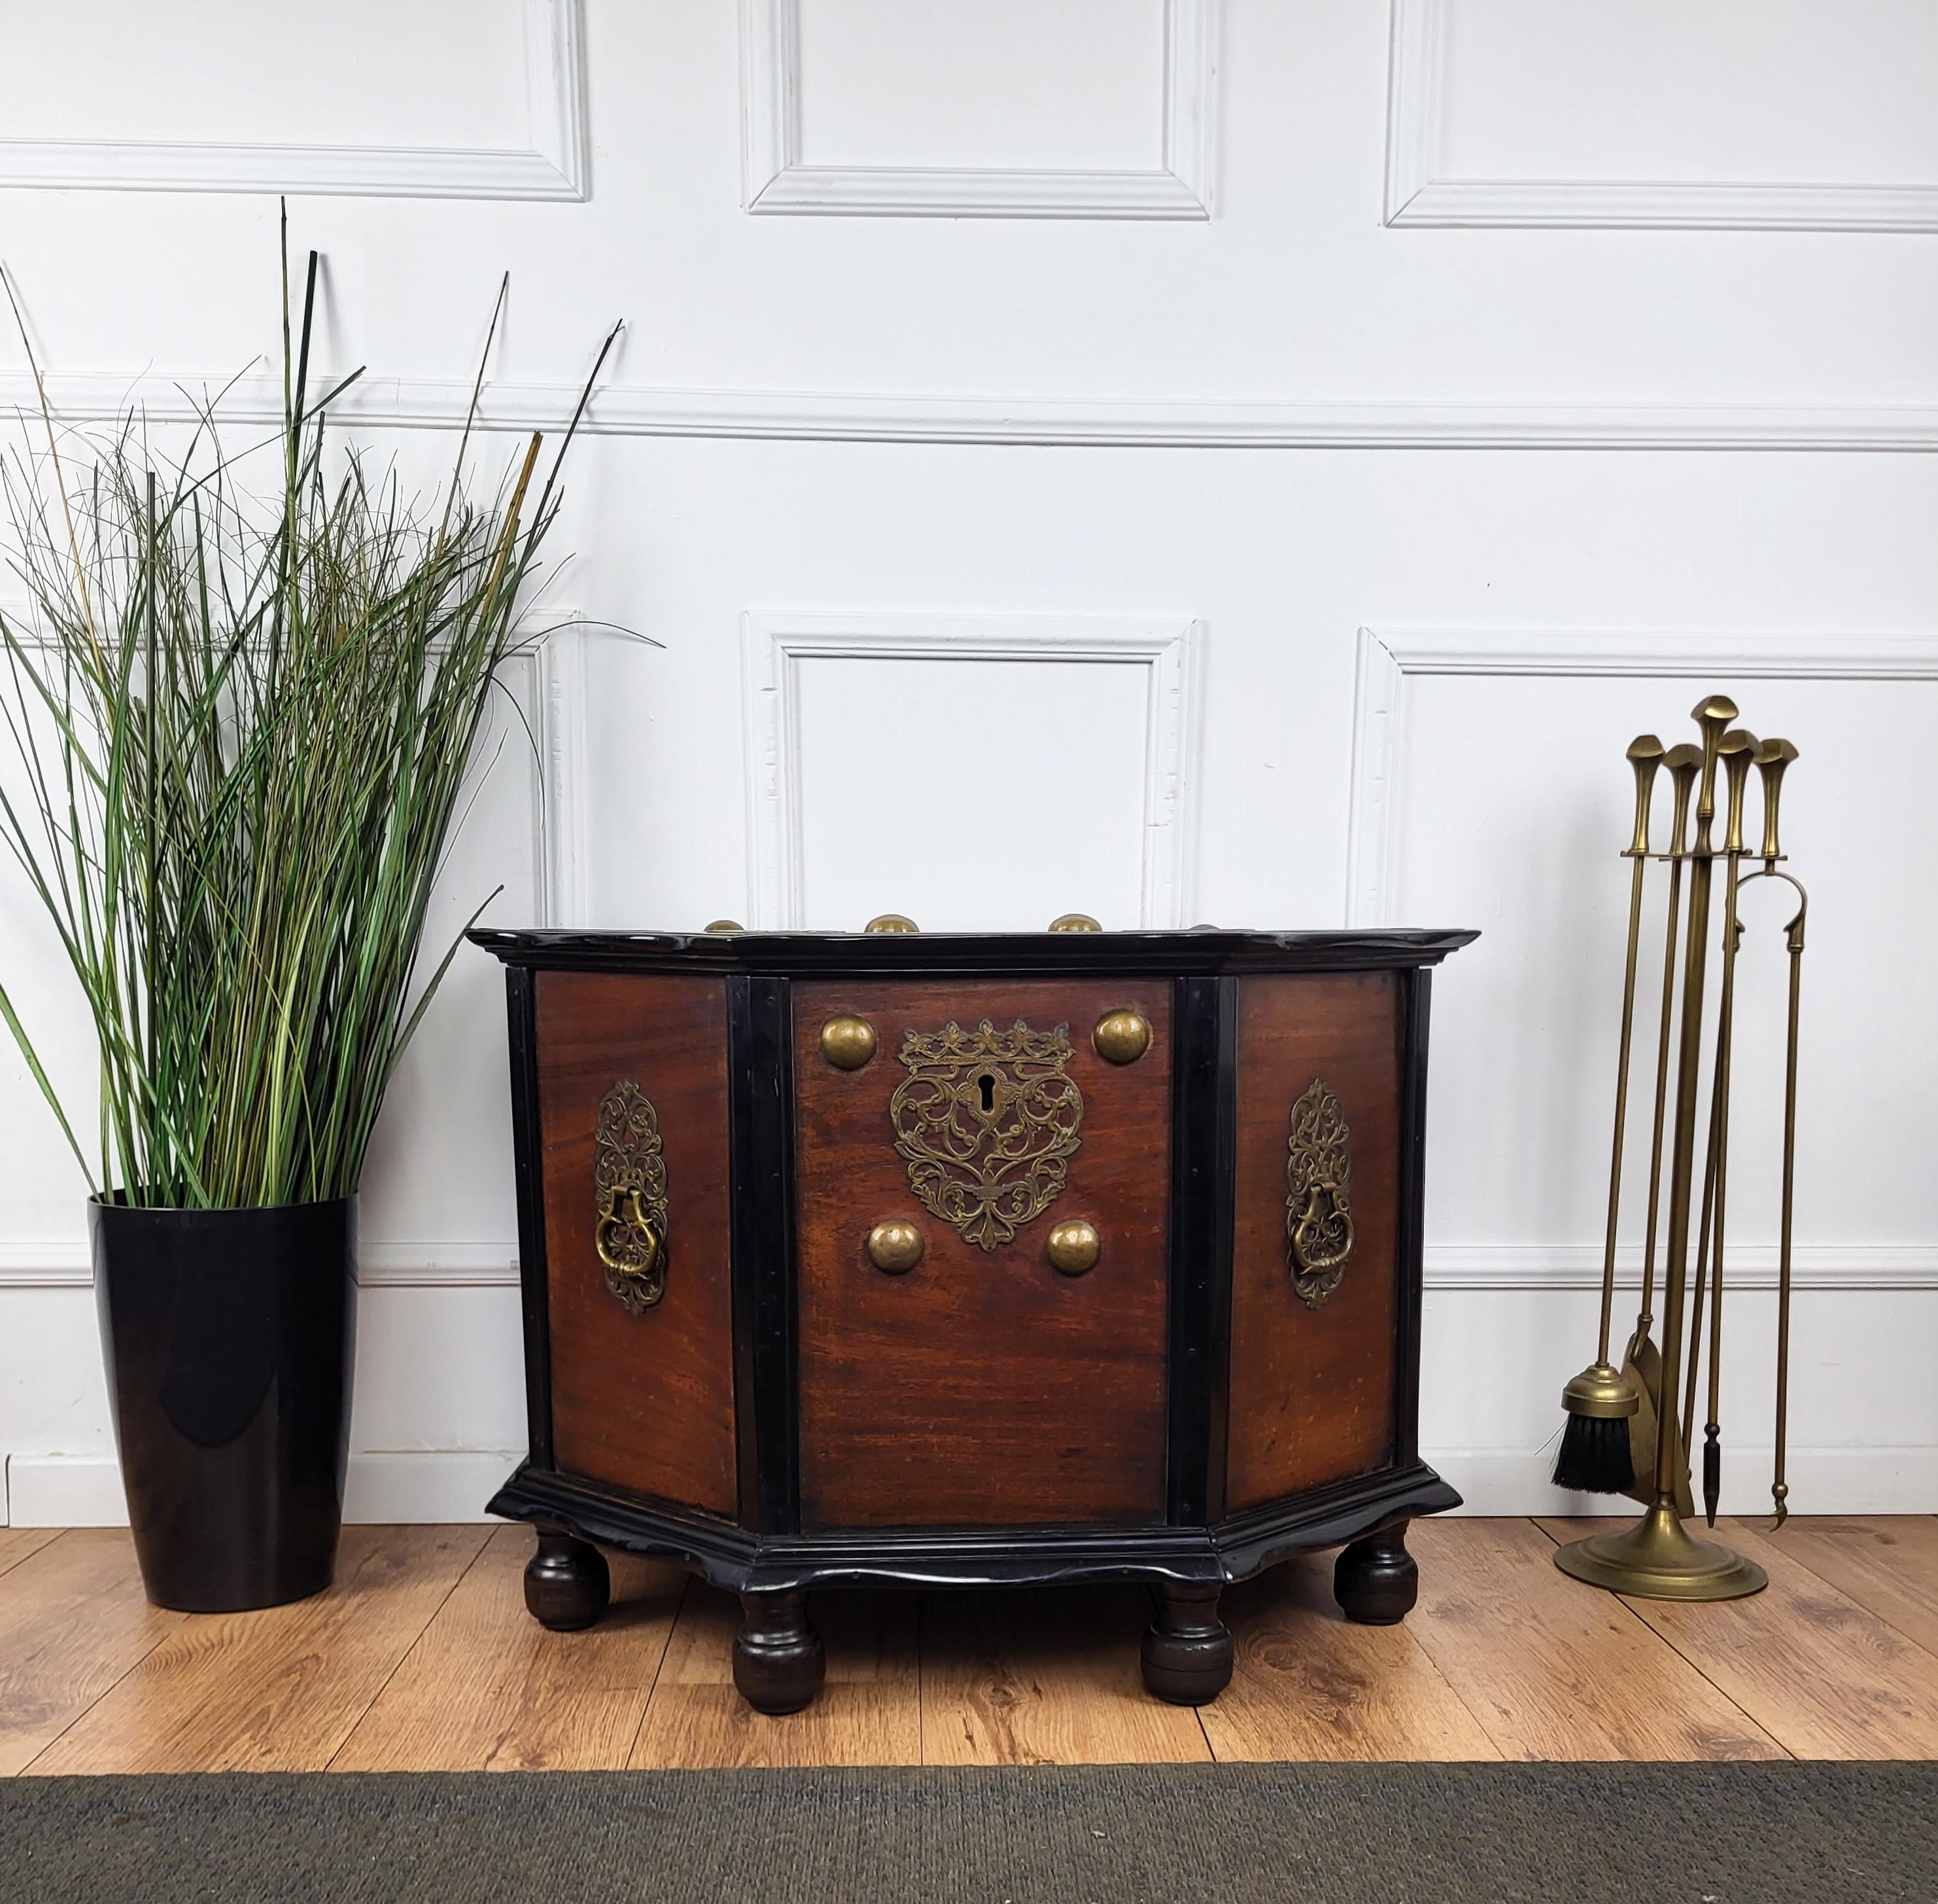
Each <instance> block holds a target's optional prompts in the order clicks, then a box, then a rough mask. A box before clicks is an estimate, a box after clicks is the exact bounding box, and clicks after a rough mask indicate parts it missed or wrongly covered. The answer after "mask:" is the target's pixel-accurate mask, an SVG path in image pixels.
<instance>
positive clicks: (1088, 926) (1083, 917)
mask: <svg viewBox="0 0 1938 1904" xmlns="http://www.w3.org/2000/svg"><path fill="white" fill-rule="evenodd" d="M1049 929H1050V931H1053V932H1101V931H1103V929H1104V928H1102V927H1101V925H1098V923H1097V922H1096V921H1095V919H1092V917H1091V916H1090V915H1089V913H1062V914H1061V915H1060V916H1059V917H1057V918H1056V919H1052V920H1051V921H1050V922H1049Z"/></svg>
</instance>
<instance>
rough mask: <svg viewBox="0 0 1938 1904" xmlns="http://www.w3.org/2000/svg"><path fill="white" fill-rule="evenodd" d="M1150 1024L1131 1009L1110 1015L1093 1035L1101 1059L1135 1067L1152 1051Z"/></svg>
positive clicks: (1097, 1027) (1098, 1025) (1107, 1015)
mask: <svg viewBox="0 0 1938 1904" xmlns="http://www.w3.org/2000/svg"><path fill="white" fill-rule="evenodd" d="M1150 1041H1151V1028H1150V1019H1147V1018H1146V1017H1145V1016H1144V1013H1142V1012H1134V1011H1132V1010H1128V1008H1126V1009H1125V1010H1119V1011H1114V1012H1106V1013H1104V1016H1102V1017H1101V1018H1100V1019H1098V1021H1097V1026H1096V1029H1095V1031H1092V1033H1091V1034H1090V1042H1091V1043H1092V1044H1093V1045H1095V1046H1096V1047H1097V1055H1098V1057H1099V1058H1102V1059H1103V1060H1104V1061H1105V1062H1106V1063H1107V1064H1135V1063H1136V1062H1137V1061H1138V1059H1139V1058H1141V1057H1142V1056H1143V1055H1144V1053H1145V1052H1147V1051H1148V1050H1149V1049H1150Z"/></svg>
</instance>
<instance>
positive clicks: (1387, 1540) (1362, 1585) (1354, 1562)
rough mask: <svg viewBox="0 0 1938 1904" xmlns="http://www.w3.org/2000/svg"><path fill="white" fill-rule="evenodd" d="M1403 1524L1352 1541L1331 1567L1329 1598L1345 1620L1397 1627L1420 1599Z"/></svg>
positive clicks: (1416, 1570) (1417, 1569)
mask: <svg viewBox="0 0 1938 1904" xmlns="http://www.w3.org/2000/svg"><path fill="white" fill-rule="evenodd" d="M1406 1525H1407V1524H1406V1523H1405V1521H1403V1520H1402V1522H1400V1523H1399V1525H1398V1526H1395V1527H1385V1528H1382V1529H1381V1530H1380V1531H1379V1532H1378V1533H1377V1534H1368V1535H1367V1536H1366V1537H1365V1539H1363V1540H1359V1541H1354V1542H1353V1544H1352V1545H1351V1546H1350V1547H1347V1548H1346V1549H1345V1550H1344V1552H1343V1553H1341V1555H1340V1556H1339V1559H1338V1563H1337V1564H1336V1565H1335V1566H1334V1568H1333V1569H1332V1597H1333V1599H1335V1600H1337V1601H1338V1602H1339V1606H1340V1610H1341V1611H1342V1612H1343V1613H1344V1614H1345V1616H1346V1617H1347V1619H1348V1620H1357V1621H1359V1623H1360V1624H1361V1625H1362V1626H1397V1625H1398V1624H1399V1622H1400V1621H1401V1620H1404V1619H1405V1617H1406V1616H1407V1615H1408V1614H1409V1613H1411V1611H1413V1603H1414V1601H1416V1600H1417V1599H1419V1598H1420V1563H1419V1562H1418V1561H1417V1560H1415V1559H1414V1557H1413V1556H1412V1555H1411V1554H1410V1553H1408V1552H1407V1550H1406Z"/></svg>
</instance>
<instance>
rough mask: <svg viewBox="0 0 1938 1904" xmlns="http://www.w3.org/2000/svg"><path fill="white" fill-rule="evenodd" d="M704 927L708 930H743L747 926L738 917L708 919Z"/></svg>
mask: <svg viewBox="0 0 1938 1904" xmlns="http://www.w3.org/2000/svg"><path fill="white" fill-rule="evenodd" d="M706 929H707V931H709V932H744V931H746V929H747V928H746V927H745V926H744V925H742V924H741V923H740V921H739V920H738V919H710V920H709V921H708V922H707V926H706Z"/></svg>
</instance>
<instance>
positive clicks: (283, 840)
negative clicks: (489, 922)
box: [0, 218, 617, 1612]
mask: <svg viewBox="0 0 1938 1904" xmlns="http://www.w3.org/2000/svg"><path fill="white" fill-rule="evenodd" d="M316 280H317V258H316V254H314V253H313V252H312V253H311V255H310V260H309V270H308V280H307V284H306V287H305V292H304V296H303V300H302V314H301V321H300V324H299V327H298V329H297V333H296V338H295V339H294V340H293V342H292V339H291V334H290V329H291V327H290V294H289V293H290V287H289V271H288V250H287V218H285V220H284V248H283V272H282V282H283V299H282V312H283V317H282V327H283V359H284V362H283V371H284V411H283V419H282V428H281V433H280V436H279V438H278V439H272V443H271V445H269V448H271V449H273V448H275V447H277V446H278V445H279V447H280V450H281V457H280V466H278V467H277V468H276V469H275V472H274V476H273V478H272V481H271V482H269V483H268V484H263V485H262V487H267V488H269V489H271V490H272V493H271V494H270V495H269V496H268V497H267V498H266V499H265V498H264V497H263V496H262V494H261V493H260V489H257V490H252V489H251V487H249V486H248V479H249V477H250V475H251V471H252V470H254V469H257V468H262V467H263V466H264V465H265V463H266V457H265V454H264V451H263V448H262V447H259V448H257V449H256V450H255V451H247V452H244V453H242V454H240V455H238V456H234V457H232V456H230V455H229V454H226V451H224V449H223V446H222V444H221V442H220V439H219V437H218V435H217V415H216V411H217V407H218V405H216V404H208V403H205V405H204V406H203V410H202V418H201V421H200V424H199V427H196V428H195V429H194V430H193V431H192V432H191V431H187V430H184V436H188V437H190V439H192V440H189V441H187V442H184V444H182V445H181V446H180V447H181V454H180V455H179V457H178V459H177V460H175V461H174V462H173V463H172V466H170V467H169V469H167V471H166V475H165V477H164V478H163V479H162V480H161V481H157V478H156V475H155V473H154V472H153V470H152V469H151V468H150V466H148V463H147V455H146V451H145V446H144V442H143V441H142V438H141V433H140V432H139V430H138V429H137V427H136V426H135V421H134V420H133V419H132V418H129V419H126V420H124V421H123V425H122V427H121V428H120V430H119V432H118V433H117V434H115V435H114V436H113V437H111V439H109V440H108V441H106V442H102V443H100V444H99V445H95V446H93V448H92V450H91V451H90V454H89V455H88V457H87V464H86V466H84V467H80V468H75V467H74V466H72V463H73V458H72V452H71V450H70V453H69V457H68V458H67V459H64V458H63V457H62V453H61V445H60V439H59V437H58V436H56V432H55V430H54V428H53V422H52V420H51V418H50V417H49V416H48V415H47V408H46V404H45V400H44V395H43V401H42V408H41V421H43V422H44V423H45V424H46V430H47V445H46V453H45V454H44V456H35V457H17V458H16V459H14V461H13V462H12V463H11V464H10V465H9V466H8V467H7V468H6V469H5V474H4V490H5V502H6V505H7V508H6V512H5V513H6V516H7V518H8V523H9V524H10V525H11V531H12V536H11V540H12V544H13V546H12V548H11V550H10V551H9V553H10V554H11V557H12V564H13V566H14V569H15V570H16V572H17V575H18V576H19V578H20V580H21V581H22V582H23V583H24V584H25V585H26V592H27V596H28V600H29V609H28V612H27V613H26V616H25V617H24V618H12V617H7V616H0V648H4V663H5V676H4V679H0V709H4V712H5V716H6V723H7V727H8V732H9V733H10V735H11V739H12V742H13V749H14V755H15V757H16V758H14V761H12V763H11V764H10V765H9V767H8V770H7V771H6V772H5V773H0V838H4V840H5V844H6V845H7V846H8V847H9V848H11V850H12V853H13V855H14V858H15V859H16V860H17V862H18V864H19V865H20V867H22V868H23V870H24V871H25V873H26V879H27V881H28V882H29V885H30V886H31V888H32V891H34V893H35V894H36V895H37V896H38V899H39V900H40V902H41V905H42V906H43V907H44V910H45V913H46V915H47V918H48V919H50V922H52V925H53V929H54V931H55V932H56V934H58V936H59V941H60V944H61V947H62V950H63V952H65V955H66V958H67V960H68V964H70V965H71V968H72V970H73V973H74V978H75V979H76V980H77V982H79V985H80V989H81V991H82V994H83V995H84V998H85V1000H86V1003H87V1010H88V1011H89V1013H90V1016H91V1019H92V1024H93V1033H94V1036H95V1039H96V1043H97V1045H98V1047H99V1107H98V1111H96V1110H95V1108H94V1107H92V1106H90V1107H89V1108H88V1113H87V1116H85V1117H84V1116H81V1115H80V1113H79V1107H75V1108H76V1113H77V1114H76V1115H74V1116H69V1115H68V1110H67V1108H66V1107H65V1106H64V1105H63V1103H62V1096H61V1094H60V1092H58V1091H57V1090H56V1087H55V1086H54V1084H53V1083H52V1081H51V1080H50V1077H49V1074H48V1073H47V1070H46V1069H45V1068H44V1067H43V1065H42V1064H41V1061H40V1059H39V1058H38V1056H37V1055H36V1053H35V1046H34V1045H33V1043H32V1040H30V1038H29V1036H28V1034H27V1031H26V1028H25V1027H24V1026H23V1024H22V1022H21V1021H20V1017H19V1016H18V1014H17V1012H16V1010H15V1009H14V1004H13V1002H12V1001H11V999H10V998H8V995H7V994H6V992H5V990H4V989H0V1015H4V1016H5V1019H6V1021H7V1023H8V1027H9V1028H10V1029H11V1031H12V1033H13V1035H14V1037H15V1039H16V1040H17V1041H18V1043H19V1045H20V1049H21V1051H22V1052H23V1055H25V1057H26V1062H27V1064H28V1067H29V1070H31V1072H32V1075H33V1077H34V1078H35V1081H36V1083H38V1086H39V1088H40V1089H41V1092H42V1093H43V1095H44V1096H45V1098H46V1099H47V1103H48V1104H49V1105H50V1107H52V1109H53V1113H54V1115H55V1116H56V1118H57V1119H59V1123H60V1126H61V1128H62V1131H63V1132H64V1133H65V1135H66V1137H67V1140H68V1144H69V1146H70V1147H71V1149H72V1150H73V1152H74V1156H75V1158H77V1161H78V1162H80V1166H81V1168H82V1169H83V1171H85V1172H86V1173H87V1176H88V1178H89V1180H90V1186H91V1188H92V1195H91V1198H90V1203H89V1205H88V1218H89V1225H90V1232H91V1236H92V1243H93V1262H94V1281H95V1289H96V1304H97V1307H98V1310H99V1316H100V1321H101V1330H102V1350H103V1354H104V1356H105V1361H106V1364H107V1371H108V1395H109V1398H110V1403H111V1409H112V1412H113V1415H114V1427H115V1435H116V1440H117V1445H118V1447H119V1450H120V1457H121V1465H122V1476H123V1484H124V1486H125V1487H126V1492H127V1498H128V1511H129V1520H130V1522H131V1523H132V1527H133V1530H134V1536H135V1547H136V1550H137V1553H138V1556H139V1558H140V1562H141V1573H142V1578H143V1580H144V1583H145V1584H146V1586H147V1591H148V1595H149V1597H150V1599H153V1601H155V1602H156V1603H157V1604H159V1605H163V1606H166V1607H172V1608H181V1609H184V1610H186V1611H202V1612H206V1611H234V1610H238V1609H241V1608H251V1607H261V1606H269V1605H276V1604H278V1603H279V1602H283V1601H286V1600H290V1599H299V1598H300V1597H302V1596H305V1595H307V1594H310V1593H316V1592H317V1591H318V1590H320V1589H321V1588H323V1587H326V1586H327V1585H328V1584H329V1582H330V1576H331V1571H332V1568H333V1563H334V1559H335V1554H336V1541H337V1535H338V1532H339V1526H340V1523H341V1519H342V1498H343V1481H344V1473H345V1460H346V1455H347V1450H348V1414H349V1399H350V1389H351V1368H352V1362H353V1356H354V1342H355V1336H354V1324H355V1295H356V1282H355V1276H354V1261H355V1255H356V1247H357V1183H358V1179H359V1177H360V1174H361V1171H362V1169H363V1156H364V1152H365V1149H366V1146H367V1145H368V1144H369V1139H370V1133H371V1130H372V1126H373V1125H375V1122H376V1119H377V1113H378V1108H379V1107H380V1106H381V1103H382V1101H383V1097H384V1088H385V1086H386V1085H387V1083H388V1081H389V1080H390V1077H391V1075H392V1073H393V1071H394V1070H395V1069H396V1064H397V1061H398V1059H399V1056H400V1055H401V1054H402V1052H403V1049H404V1048H405V1046H406V1045H407V1044H408V1043H409V1040H410V1038H411V1035H412V1032H413V1031H415V1028H416V1027H417V1025H418V1022H419V1020H420V1019H421V1017H422V1016H423V1013H424V1008H425V1006H426V1005H427V1004H428V1002H429V1001H430V998H431V996H432V995H433V992H434V991H436V988H437V985H438V982H439V979H441V978H442V976H443V974H444V972H445V968H446V967H448V964H449V963H450V961H451V955H452V954H453V952H455V950H456V947H457V943H458V941H457V940H456V939H454V940H453V941H452V943H451V947H450V948H449V949H447V950H446V951H445V953H444V955H443V957H442V961H441V962H439V964H437V965H436V967H435V968H434V969H433V970H430V972H429V973H428V975H426V974H425V973H424V972H423V970H422V969H421V962H420V958H419V942H420V939H421V933H422V928H423V925H424V913H425V907H426V904H427V901H428V900H429V899H430V893H431V888H432V885H433V880H434V878H435V876H436V873H437V871H438V869H439V864H440V863H441V860H442V850H443V847H444V845H445V840H446V837H447V836H448V834H449V833H450V831H451V827H452V824H453V819H454V815H455V813H456V812H457V809H458V806H459V803H460V796H461V795H462V794H463V790H464V788H465V786H466V776H467V773H468V771H469V769H470V767H471V757H472V748H473V743H474V742H475V739H476V738H477V736H478V730H479V726H480V723H481V718H482V717H483V715H484V712H485V709H486V706H487V703H488V697H489V696H490V694H491V691H492V688H493V683H494V677H495V676H496V674H497V670H498V669H499V667H500V664H502V663H503V661H504V660H505V659H506V657H507V656H508V655H509V654H512V652H513V651H515V648H517V646H518V645H519V643H520V642H521V639H522V638H521V635H520V633H519V627H520V621H521V610H522V609H523V606H524V603H525V601H526V600H527V597H528V596H529V594H530V585H531V583H532V582H533V578H534V575H535V572H536V566H537V560H538V556H539V549H540V547H541V545H542V543H543V542H544V541H545V536H546V535H547V533H548V531H549V530H550V529H551V526H552V524H553V521H554V518H555V516H556V514H557V507H558V498H557V490H556V487H555V485H556V482H557V475H558V463H559V459H562V457H563V454H564V450H565V448H566V446H567V445H570V442H571V440H572V436H573V433H574V431H576V428H577V426H578V423H579V418H580V416H582V415H583V412H584V408H585V396H582V397H581V399H580V402H579V410H578V411H577V412H576V414H575V415H574V416H573V421H572V426H571V427H570V428H569V429H568V430H567V432H566V435H565V438H564V440H563V443H562V444H561V445H560V448H559V451H558V456H557V458H555V459H554V462H553V463H552V466H551V472H550V474H549V475H548V477H547V478H546V479H545V481H544V483H543V484H542V486H540V487H537V488H536V493H534V484H533V474H534V471H535V469H536V465H537V461H538V457H539V448H540V445H539V439H538V438H537V437H536V436H533V438H532V439H531V440H530V443H529V445H527V446H526V447H525V448H524V452H523V454H522V455H521V457H520V459H519V460H518V463H517V464H516V466H515V468H514V469H513V470H512V472H511V473H510V474H509V476H508V478H506V480H505V481H503V482H502V483H501V484H500V487H499V488H498V489H497V492H496V493H495V494H494V496H492V497H491V500H489V501H488V502H484V503H479V502H477V501H475V500H473V499H472V495H471V493H470V492H469V487H468V485H467V482H466V472H465V468H464V459H465V451H466V447H467V446H468V445H469V439H470V435H471V430H470V421H472V420H475V415H476V409H477V390H476V389H475V388H474V391H473V396H472V411H471V418H470V419H468V420H467V424H466V430H465V432H464V434H463V438H462V439H460V445H459V448H458V451H457V457H456V460H455V465H454V469H453V471H452V474H451V481H450V484H449V485H448V489H446V490H444V491H443V493H442V494H441V495H440V496H437V497H436V498H434V499H433V500H430V501H429V502H428V503H420V502H418V501H415V500H412V499H410V498H409V497H408V496H406V495H405V494H404V493H402V491H401V490H400V488H399V484H398V483H397V481H396V479H395V478H394V476H393V475H389V474H382V475H378V474H375V473H373V472H371V471H370V470H369V469H366V466H365V465H364V463H363V460H362V459H361V458H360V457H359V456H358V455H357V454H356V453H355V452H354V451H348V452H339V451H336V448H335V446H334V445H331V448H330V451H329V452H328V453H326V445H325V423H326V416H327V408H328V405H330V402H332V401H333V399H335V398H336V397H337V396H339V395H340V394H341V393H342V391H343V390H345V388H347V387H348V385H349V384H351V382H353V381H354V376H352V377H346V378H343V379H342V380H341V381H338V382H336V383H335V384H333V386H332V387H330V388H329V389H328V390H326V391H324V393H323V394H321V395H320V396H318V395H315V394H314V393H313V390H312V385H311V375H310V346H311V326H312V318H313V315H314V308H315V302H316ZM8 288H9V296H10V297H11V286H10V287H8ZM503 296H504V293H503V289H502V288H501V290H500V297H499V305H498V310H497V311H494V314H493V320H492V333H493V334H494V335H495V333H496V329H497V320H498V313H499V311H502V309H503ZM15 316H16V318H17V319H18V316H19V313H18V310H17V308H16V311H15ZM616 335H617V331H616V329H615V332H614V333H613V335H612V336H609V337H608V338H607V339H606V350H609V349H610V348H611V346H612V341H613V337H614V336H616ZM20 336H21V339H22V342H23V344H25V343H26V328H25V326H24V324H23V325H21V326H20ZM485 348H486V351H487V352H488V351H489V350H490V348H491V345H490V341H489V339H488V341H487V343H486V346H485ZM605 354H606V351H605V350H602V351H600V363H603V360H604V357H605ZM29 358H30V360H31V358H32V351H31V348H30V349H29ZM597 372H598V366H597V364H595V366H594V373H593V374H594V378H596V377H597ZM36 375H37V377H38V368H36ZM482 378H483V372H482V369H480V372H479V385H478V387H481V384H482ZM591 387H592V386H591V381H588V384H587V386H586V393H587V394H588V395H589V393H590V391H591ZM265 473H267V472H266V471H265ZM486 903H488V900H487V902H486ZM479 910H480V911H481V910H482V906H480V907H479ZM472 917H473V918H474V919H475V917H476V914H475V913H474V914H473V915H472ZM90 1126H91V1127H92V1128H90V1142H89V1143H85V1144H84V1143H83V1141H82V1139H81V1137H80V1134H79V1133H80V1131H81V1130H82V1129H84V1128H89V1127H90Z"/></svg>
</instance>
